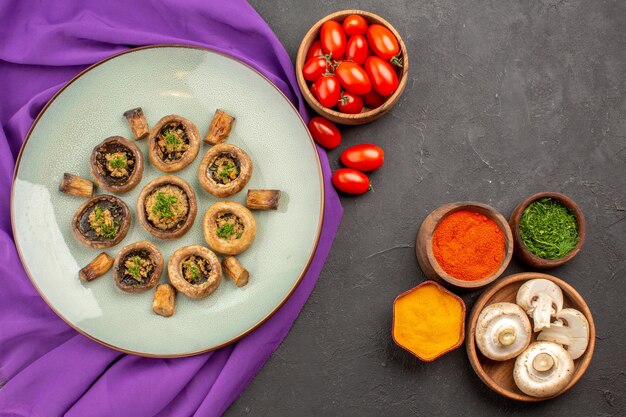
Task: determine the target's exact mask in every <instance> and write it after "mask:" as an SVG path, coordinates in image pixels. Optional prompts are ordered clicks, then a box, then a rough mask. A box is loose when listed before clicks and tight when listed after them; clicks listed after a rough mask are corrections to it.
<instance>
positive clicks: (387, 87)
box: [365, 56, 398, 97]
mask: <svg viewBox="0 0 626 417" xmlns="http://www.w3.org/2000/svg"><path fill="white" fill-rule="evenodd" d="M365 72H367V75H368V77H369V79H370V80H371V83H372V88H373V89H374V90H375V91H376V92H377V93H378V94H380V95H382V96H385V97H387V96H390V95H392V94H393V93H394V91H396V90H397V89H398V75H397V74H396V70H395V69H394V68H393V66H392V65H391V64H390V63H389V62H387V61H383V59H382V58H380V57H377V56H370V57H368V58H367V59H366V60H365Z"/></svg>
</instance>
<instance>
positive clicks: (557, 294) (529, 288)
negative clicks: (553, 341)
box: [516, 278, 563, 332]
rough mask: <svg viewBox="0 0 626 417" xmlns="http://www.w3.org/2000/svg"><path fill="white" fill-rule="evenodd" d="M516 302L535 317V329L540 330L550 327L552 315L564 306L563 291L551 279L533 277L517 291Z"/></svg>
mask: <svg viewBox="0 0 626 417" xmlns="http://www.w3.org/2000/svg"><path fill="white" fill-rule="evenodd" d="M516 302H517V304H518V305H519V306H520V307H522V308H523V309H524V310H525V311H526V313H527V314H528V315H529V316H531V317H532V318H533V329H534V331H536V332H538V331H540V330H542V329H547V328H548V327H550V317H553V316H555V315H556V313H558V312H559V311H561V309H562V308H563V293H562V292H561V288H559V286H558V285H556V284H555V283H554V282H552V281H550V280H547V279H543V278H538V279H531V280H529V281H526V282H525V283H524V284H523V285H522V286H521V287H520V289H519V290H518V291H517V299H516Z"/></svg>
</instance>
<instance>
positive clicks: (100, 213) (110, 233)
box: [89, 205, 120, 239]
mask: <svg viewBox="0 0 626 417" xmlns="http://www.w3.org/2000/svg"><path fill="white" fill-rule="evenodd" d="M115 213H116V211H114V210H113V207H112V208H111V210H109V214H110V215H111V216H114V215H115ZM93 215H94V216H93V219H91V218H90V220H89V223H90V225H91V227H92V229H93V230H94V231H95V232H96V234H98V235H100V236H103V237H104V238H106V239H112V238H114V237H115V235H117V231H118V230H119V225H120V222H119V221H118V220H113V222H111V224H107V222H106V219H105V209H103V208H102V207H101V206H99V205H96V206H95V207H94V208H93ZM90 217H91V216H90Z"/></svg>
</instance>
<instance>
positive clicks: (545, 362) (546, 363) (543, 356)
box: [533, 352, 554, 372]
mask: <svg viewBox="0 0 626 417" xmlns="http://www.w3.org/2000/svg"><path fill="white" fill-rule="evenodd" d="M553 366H554V358H553V357H552V355H550V354H549V353H545V352H544V353H540V354H538V355H537V356H535V359H533V368H535V370H536V371H538V372H547V371H549V370H550V369H552V367H553Z"/></svg>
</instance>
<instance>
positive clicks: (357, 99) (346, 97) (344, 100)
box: [337, 91, 363, 114]
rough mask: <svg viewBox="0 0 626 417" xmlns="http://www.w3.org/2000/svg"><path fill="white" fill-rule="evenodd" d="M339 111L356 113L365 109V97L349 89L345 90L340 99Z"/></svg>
mask: <svg viewBox="0 0 626 417" xmlns="http://www.w3.org/2000/svg"><path fill="white" fill-rule="evenodd" d="M337 107H339V111H340V112H342V113H348V114H356V113H361V110H363V99H362V98H361V96H357V95H356V94H353V93H351V92H349V91H344V92H343V94H342V95H341V99H340V100H339V104H338V105H337Z"/></svg>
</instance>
